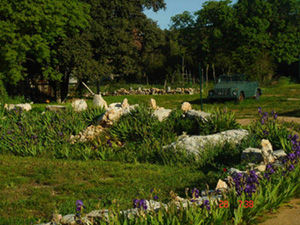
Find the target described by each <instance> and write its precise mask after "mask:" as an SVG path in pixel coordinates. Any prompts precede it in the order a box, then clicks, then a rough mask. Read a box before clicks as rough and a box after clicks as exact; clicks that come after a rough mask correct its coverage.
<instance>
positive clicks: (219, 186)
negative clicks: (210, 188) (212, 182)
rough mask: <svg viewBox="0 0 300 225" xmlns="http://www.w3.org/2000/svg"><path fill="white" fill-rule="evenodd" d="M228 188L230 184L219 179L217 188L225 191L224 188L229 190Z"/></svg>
mask: <svg viewBox="0 0 300 225" xmlns="http://www.w3.org/2000/svg"><path fill="white" fill-rule="evenodd" d="M227 189H228V185H227V184H226V182H225V181H223V180H221V179H219V180H218V183H217V186H216V190H221V191H224V190H227Z"/></svg>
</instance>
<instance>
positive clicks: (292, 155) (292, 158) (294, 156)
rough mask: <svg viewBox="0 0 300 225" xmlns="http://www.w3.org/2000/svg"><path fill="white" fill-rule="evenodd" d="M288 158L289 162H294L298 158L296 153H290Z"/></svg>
mask: <svg viewBox="0 0 300 225" xmlns="http://www.w3.org/2000/svg"><path fill="white" fill-rule="evenodd" d="M287 157H288V159H289V160H294V159H295V158H296V155H295V154H294V153H290V154H288V156H287Z"/></svg>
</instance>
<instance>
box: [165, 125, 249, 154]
mask: <svg viewBox="0 0 300 225" xmlns="http://www.w3.org/2000/svg"><path fill="white" fill-rule="evenodd" d="M248 135H249V132H248V131H247V130H243V129H237V130H227V131H223V132H221V133H217V134H211V135H206V136H203V135H193V136H188V135H181V136H179V137H178V140H177V141H176V142H173V143H172V144H170V145H168V146H165V147H164V148H173V149H175V150H176V149H179V150H180V149H184V150H186V152H187V153H190V154H195V155H199V154H200V153H202V152H203V151H204V149H205V147H207V146H208V145H209V146H211V147H213V146H216V145H218V144H222V143H225V142H231V143H233V144H238V143H240V142H241V141H242V139H243V138H245V137H246V136H248Z"/></svg>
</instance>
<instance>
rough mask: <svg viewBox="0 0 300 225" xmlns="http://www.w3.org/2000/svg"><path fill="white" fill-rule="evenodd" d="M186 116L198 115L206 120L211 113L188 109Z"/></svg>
mask: <svg viewBox="0 0 300 225" xmlns="http://www.w3.org/2000/svg"><path fill="white" fill-rule="evenodd" d="M186 116H189V117H199V118H201V119H202V120H203V121H207V118H208V117H210V116H211V113H207V112H203V111H200V110H199V111H198V110H194V109H191V110H189V111H187V112H186Z"/></svg>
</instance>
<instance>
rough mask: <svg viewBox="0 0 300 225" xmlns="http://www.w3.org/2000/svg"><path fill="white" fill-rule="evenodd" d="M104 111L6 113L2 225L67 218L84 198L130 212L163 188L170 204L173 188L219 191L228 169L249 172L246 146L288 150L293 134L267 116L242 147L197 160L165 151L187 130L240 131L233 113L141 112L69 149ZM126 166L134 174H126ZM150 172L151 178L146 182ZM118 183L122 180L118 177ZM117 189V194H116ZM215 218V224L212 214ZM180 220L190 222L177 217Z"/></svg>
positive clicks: (1, 139)
mask: <svg viewBox="0 0 300 225" xmlns="http://www.w3.org/2000/svg"><path fill="white" fill-rule="evenodd" d="M101 113H103V110H101V109H97V108H92V109H89V110H88V111H85V112H81V113H74V112H73V111H72V110H70V109H67V110H65V111H63V112H58V113H55V112H46V113H44V114H41V112H40V111H35V110H33V111H32V112H20V111H18V110H15V111H11V112H9V113H8V112H2V117H5V119H2V120H1V122H0V126H1V130H0V133H1V134H0V146H1V147H0V150H1V153H2V155H1V160H0V162H1V163H0V167H1V166H2V170H3V171H9V174H10V176H11V177H9V178H8V176H7V175H5V176H3V177H2V178H0V179H2V181H3V182H1V183H2V188H1V189H2V190H3V191H2V192H1V195H3V199H6V200H5V201H4V202H3V203H2V207H1V208H2V212H1V211H0V224H27V223H28V224H29V223H30V222H38V218H41V219H42V220H41V221H40V222H43V221H44V222H46V221H49V220H51V217H52V213H53V212H55V211H57V212H58V213H60V214H63V215H64V214H68V213H72V212H74V202H75V201H76V199H83V201H84V203H85V205H86V207H87V210H90V211H92V210H94V209H100V208H103V207H105V208H112V209H114V210H116V209H119V208H122V209H126V208H128V207H129V206H130V205H131V204H132V199H133V198H139V199H147V196H149V191H150V189H152V188H156V189H160V190H161V191H160V193H159V200H160V201H162V202H165V203H166V202H168V201H170V200H171V199H172V198H171V196H169V194H168V193H169V192H170V191H171V190H173V191H174V192H176V193H177V194H178V195H180V196H184V194H185V187H189V188H190V189H193V188H194V187H197V188H198V189H201V190H204V189H206V185H209V186H210V187H211V188H214V187H215V185H216V183H217V181H218V179H219V178H225V177H226V173H225V172H224V168H228V169H229V168H230V167H235V168H237V169H241V170H243V169H245V168H246V164H245V163H244V162H242V161H241V153H242V151H243V150H244V149H245V148H247V147H249V146H251V147H258V146H259V145H260V141H261V139H263V138H264V139H269V140H270V141H271V143H272V145H273V146H275V149H280V148H283V149H285V150H286V151H287V152H289V151H291V150H290V148H291V143H290V142H289V139H288V135H289V134H290V133H291V131H289V130H288V129H287V127H286V126H285V125H284V124H280V123H277V120H276V119H274V118H275V113H273V115H271V113H269V115H268V116H266V115H265V114H264V113H262V112H261V114H260V116H259V117H258V120H257V122H256V123H253V125H252V126H251V127H249V133H250V134H249V137H248V138H246V139H245V140H243V141H242V142H241V143H239V144H238V145H237V146H232V145H230V144H225V145H223V146H215V147H213V148H211V149H207V151H206V152H207V154H204V155H202V157H201V158H200V160H199V158H198V159H197V158H195V157H191V156H189V155H187V154H185V153H184V152H180V151H179V152H174V151H171V150H164V148H163V147H164V146H166V145H169V144H171V143H172V142H174V141H175V140H176V139H177V137H178V136H180V135H181V134H182V133H183V132H185V133H186V134H187V135H209V134H215V133H218V132H222V131H226V130H229V129H236V128H239V127H240V126H239V124H237V123H236V120H235V118H234V116H232V114H231V113H230V112H225V111H223V110H219V111H216V112H215V113H214V115H215V116H213V117H211V119H209V120H208V121H205V122H203V120H201V119H197V118H195V117H191V118H188V117H186V116H183V115H184V114H183V112H182V111H181V110H174V111H173V112H172V113H171V114H170V115H169V117H168V118H166V119H165V120H163V121H162V122H160V121H158V119H157V118H155V117H154V116H152V115H153V111H151V110H149V109H147V108H143V107H142V108H138V109H137V110H134V111H132V112H131V114H128V115H124V116H123V117H121V119H120V120H119V121H118V122H116V123H115V124H113V125H112V126H111V127H109V129H107V130H106V131H105V132H103V133H102V135H100V136H99V137H98V138H96V139H94V140H91V141H87V142H85V143H75V144H71V143H70V141H69V138H70V136H71V135H76V134H78V133H79V132H81V131H82V130H84V129H85V128H86V127H88V126H90V125H95V123H96V121H97V118H98V116H99V115H100V114H101ZM262 120H263V123H262ZM12 155H16V156H12ZM20 156H27V157H25V158H22V157H20ZM74 160H75V161H74ZM85 160H87V161H86V162H85ZM16 163H17V164H18V165H17V164H16ZM128 163H129V164H128ZM140 163H141V164H140ZM150 164H154V165H150ZM155 164H156V165H155ZM104 165H105V166H104ZM22 166H23V167H24V168H23V169H22ZM103 166H104V167H103ZM144 167H145V170H142V169H141V168H144ZM295 167H296V165H295ZM14 168H15V169H14ZM17 168H18V169H17ZM108 168H111V169H108ZM126 168H131V169H130V170H128V172H125V171H126V170H127V169H126ZM297 168H298V167H296V169H297ZM174 169H175V171H172V170H174ZM168 170H170V171H172V172H171V173H170V172H167V171H168ZM91 171H94V172H91ZM134 171H135V172H136V173H134ZM155 171H157V172H155ZM200 171H201V172H200ZM297 171H298V170H295V173H296V172H297ZM293 173H294V172H293ZM98 174H103V176H104V177H101V176H99V175H98ZM129 174H131V175H132V176H130V175H129ZM141 174H143V175H141ZM151 174H152V175H153V177H152V178H151V179H148V178H150V177H151V176H152V175H151ZM179 174H180V175H179ZM195 174H198V176H195ZM94 176H95V177H94ZM175 176H176V179H174V177H175ZM63 177H64V179H63ZM116 177H117V178H118V177H120V180H118V179H117V180H116V179H114V178H116ZM121 177H122V179H121ZM130 177H131V178H130ZM143 177H144V178H143ZM159 177H160V178H159ZM167 177H169V178H170V179H166V178H167ZM187 177H189V179H187ZM171 178H172V179H171ZM274 179H275V178H274ZM276 179H277V178H276ZM278 179H279V178H278ZM293 182H294V181H291V184H294V183H293ZM138 183H140V184H141V185H140V186H139V185H137V184H138ZM145 183H147V185H144V184H145ZM20 184H21V186H20V187H19V185H20ZM135 186H139V188H134V187H135ZM97 187H101V188H100V189H98V188H97ZM102 187H105V188H104V189H102ZM283 188H285V186H283ZM114 190H118V193H119V194H117V195H116V194H115V193H114ZM16 193H19V194H16ZM98 195H100V196H99V197H100V198H101V200H100V199H99V197H97V196H98ZM292 195H293V191H290V192H288V193H287V194H286V195H285V196H283V198H282V199H280V201H279V200H278V201H279V202H282V201H283V200H284V199H286V198H288V197H290V196H292ZM30 196H31V197H30ZM68 196H69V197H68ZM129 196H130V197H129ZM114 199H120V201H114ZM15 200H16V201H15ZM259 201H261V200H257V202H259ZM39 202H40V203H39ZM46 202H48V203H46ZM257 204H258V203H257ZM276 204H277V203H276ZM23 205H26V206H27V208H28V210H27V211H26V213H23V212H21V211H18V210H17V209H18V208H19V209H20V210H21V209H22V208H24V207H23ZM46 205H47V207H45V206H46ZM270 207H271V206H270ZM235 209H237V208H235ZM235 209H232V210H231V211H230V213H225V212H226V211H224V210H223V211H222V210H221V211H218V209H217V211H216V212H217V214H218V213H219V214H220V215H222V216H223V218H228V219H229V220H230V218H232V217H234V216H236V214H235ZM22 210H23V209H22ZM7 212H8V213H7ZM13 213H16V214H17V215H18V216H17V217H16V218H15V219H13V218H12V217H11V215H12V214H13ZM174 213H175V212H174ZM183 213H185V212H183ZM186 213H192V214H193V213H196V214H195V216H197V215H198V214H199V215H202V214H203V213H204V214H205V215H206V212H205V211H201V212H200V211H197V210H196V211H193V209H192V211H191V212H190V211H189V212H186ZM222 213H225V214H226V215H227V217H226V215H223V214H222ZM204 214H203V215H204ZM199 215H198V217H199ZM209 215H210V214H209ZM220 215H219V216H220ZM245 215H246V217H243V220H245V221H248V220H249V221H251V220H252V219H253V218H254V217H253V215H252V214H251V213H250V212H249V213H248V214H247V213H246V214H245ZM210 218H211V219H212V218H213V219H216V218H215V217H214V216H213V217H210ZM220 218H221V217H220ZM119 219H120V220H122V219H121V218H119ZM22 221H23V222H22ZM179 221H181V222H185V220H181V219H180V218H179ZM207 221H212V220H207ZM130 223H131V222H130ZM166 224H168V223H166Z"/></svg>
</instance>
